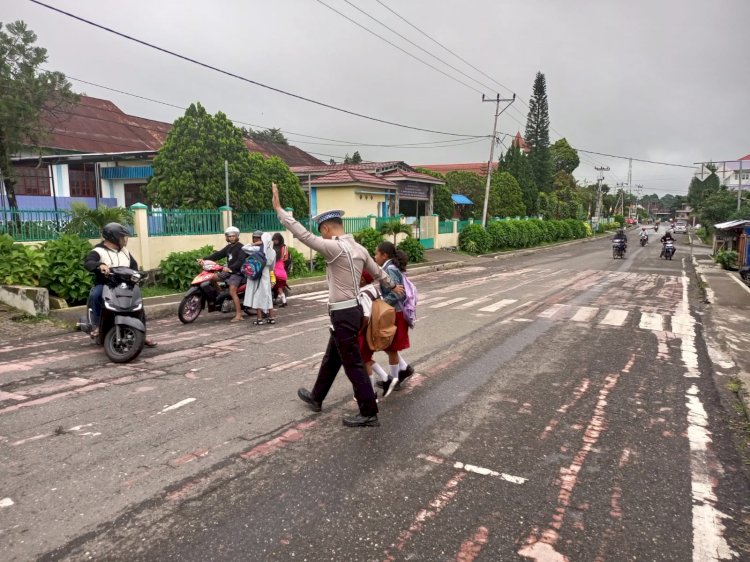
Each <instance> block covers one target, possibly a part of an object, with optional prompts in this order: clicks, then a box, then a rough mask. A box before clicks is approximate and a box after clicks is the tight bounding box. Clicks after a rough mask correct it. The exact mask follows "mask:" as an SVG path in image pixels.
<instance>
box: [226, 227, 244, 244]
mask: <svg viewBox="0 0 750 562" xmlns="http://www.w3.org/2000/svg"><path fill="white" fill-rule="evenodd" d="M230 236H236V237H237V238H239V237H240V229H239V228H237V227H236V226H230V227H229V228H227V229H226V230H225V231H224V238H227V239H228V238H229V237H230ZM227 241H228V240H227Z"/></svg>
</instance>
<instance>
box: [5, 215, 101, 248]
mask: <svg viewBox="0 0 750 562" xmlns="http://www.w3.org/2000/svg"><path fill="white" fill-rule="evenodd" d="M71 218H72V214H71V212H70V210H69V209H58V210H55V209H0V234H8V235H10V236H11V237H12V238H13V239H14V240H15V241H16V242H42V241H44V240H54V239H55V238H58V237H59V236H60V235H62V234H65V233H66V231H67V229H68V223H70V220H71ZM78 234H80V235H81V236H83V237H85V238H99V237H100V232H99V228H98V227H96V226H91V227H88V228H86V229H85V230H84V231H83V232H80V233H78Z"/></svg>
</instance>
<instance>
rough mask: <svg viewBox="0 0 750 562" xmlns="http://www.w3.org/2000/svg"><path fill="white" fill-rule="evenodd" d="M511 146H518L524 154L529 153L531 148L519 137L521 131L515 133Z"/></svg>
mask: <svg viewBox="0 0 750 562" xmlns="http://www.w3.org/2000/svg"><path fill="white" fill-rule="evenodd" d="M513 145H514V146H518V147H519V148H520V149H521V150H523V151H524V152H530V151H531V148H529V145H528V144H527V143H526V141H525V140H524V139H523V137H522V136H521V131H517V132H516V136H515V137H514V138H513Z"/></svg>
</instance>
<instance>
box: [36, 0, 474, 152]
mask: <svg viewBox="0 0 750 562" xmlns="http://www.w3.org/2000/svg"><path fill="white" fill-rule="evenodd" d="M318 1H320V0H318ZM29 2H32V3H34V4H37V5H39V6H42V7H44V8H47V9H49V10H52V11H54V12H58V13H60V14H62V15H64V16H68V17H69V18H72V19H75V20H78V21H80V22H83V23H85V24H88V25H91V26H93V27H96V28H98V29H101V30H103V31H106V32H108V33H112V34H114V35H117V36H119V37H122V38H123V39H127V40H128V41H133V42H134V43H138V44H140V45H143V46H145V47H149V48H151V49H154V50H157V51H160V52H162V53H165V54H167V55H170V56H173V57H176V58H178V59H181V60H184V61H187V62H190V63H193V64H196V65H198V66H202V67H203V68H207V69H209V70H213V71H214V72H218V73H220V74H224V75H225V76H229V77H231V78H236V79H237V80H241V81H243V82H247V83H248V84H253V85H254V86H259V87H261V88H265V89H267V90H271V91H272V92H276V93H279V94H283V95H285V96H289V97H291V98H295V99H298V100H302V101H306V102H308V103H312V104H315V105H319V106H321V107H325V108H327V109H331V110H333V111H338V112H341V113H345V114H347V115H352V116H354V117H360V118H362V119H367V120H369V121H374V122H376V123H383V124H385V125H392V126H394V127H401V128H403V129H411V130H413V131H423V132H426V133H435V134H437V135H448V136H453V137H473V138H485V135H468V134H460V133H451V132H446V131H438V130H435V129H424V128H422V127H414V126H412V125H405V124H403V123H397V122H395V121H389V120H387V119H380V118H379V117H372V116H370V115H365V114H363V113H358V112H356V111H351V110H348V109H344V108H341V107H337V106H335V105H331V104H329V103H325V102H322V101H318V100H314V99H312V98H308V97H305V96H302V95H299V94H295V93H292V92H288V91H286V90H282V89H281V88H276V87H274V86H270V85H268V84H264V83H262V82H258V81H257V80H252V79H250V78H246V77H245V76H241V75H239V74H235V73H234V72H230V71H228V70H224V69H221V68H218V67H216V66H213V65H211V64H208V63H205V62H201V61H199V60H196V59H193V58H191V57H188V56H186V55H181V54H179V53H177V52H175V51H170V50H169V49H166V48H164V47H159V46H158V45H155V44H153V43H149V42H147V41H144V40H142V39H138V38H136V37H133V36H131V35H127V34H125V33H122V32H120V31H116V30H114V29H112V28H110V27H107V26H104V25H101V24H99V23H96V22H94V21H91V20H88V19H85V18H83V17H81V16H77V15H75V14H72V13H70V12H66V11H65V10H61V9H60V8H56V7H54V6H50V5H49V4H45V3H44V2H40V1H39V0H29ZM476 91H477V92H479V90H476ZM479 93H481V92H479Z"/></svg>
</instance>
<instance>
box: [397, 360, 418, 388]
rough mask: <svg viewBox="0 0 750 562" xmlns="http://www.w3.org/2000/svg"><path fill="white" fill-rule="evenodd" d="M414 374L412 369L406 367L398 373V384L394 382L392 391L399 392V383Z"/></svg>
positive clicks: (408, 366)
mask: <svg viewBox="0 0 750 562" xmlns="http://www.w3.org/2000/svg"><path fill="white" fill-rule="evenodd" d="M413 374H414V367H412V366H411V365H407V366H406V369H404V370H403V371H399V372H398V382H396V388H394V389H393V390H401V383H403V382H404V381H405V380H406V379H408V378H409V377H410V376H412V375H413Z"/></svg>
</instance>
